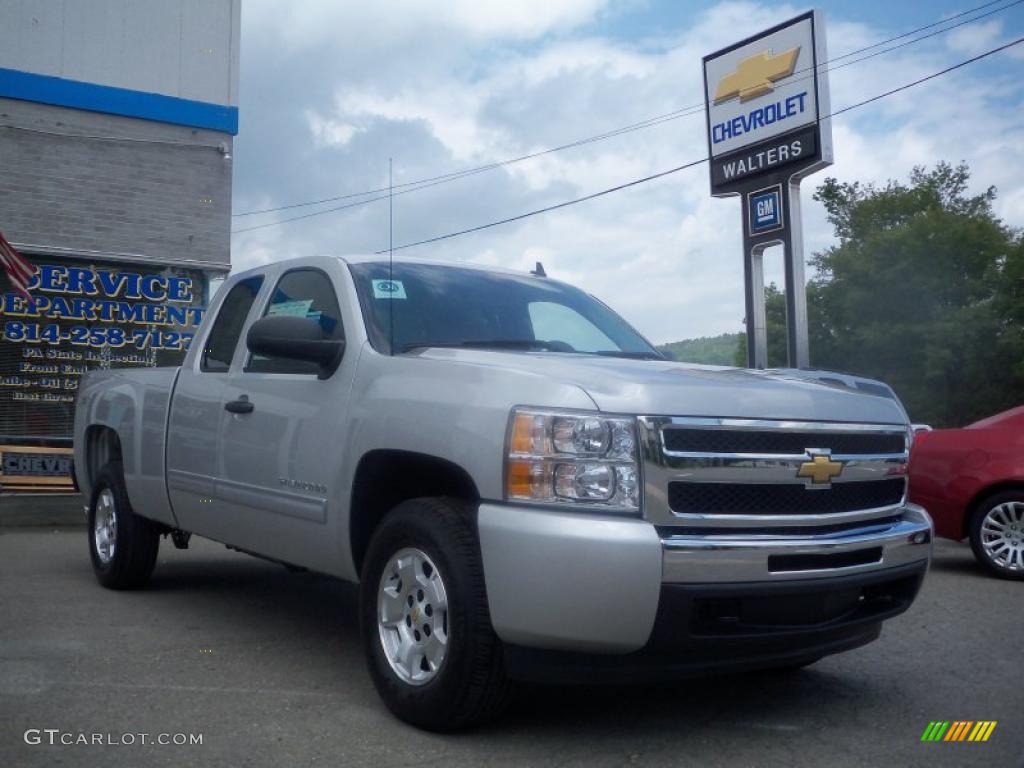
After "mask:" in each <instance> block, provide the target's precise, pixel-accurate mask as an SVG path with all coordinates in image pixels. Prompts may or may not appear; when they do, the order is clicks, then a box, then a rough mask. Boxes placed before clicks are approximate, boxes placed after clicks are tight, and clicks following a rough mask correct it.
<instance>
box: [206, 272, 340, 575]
mask: <svg viewBox="0 0 1024 768" xmlns="http://www.w3.org/2000/svg"><path fill="white" fill-rule="evenodd" d="M263 314H264V316H272V315H296V316H300V317H308V318H312V319H315V320H316V321H317V322H319V323H320V327H321V329H322V331H323V334H324V338H332V339H344V338H345V333H344V328H343V327H342V319H341V312H340V311H339V305H338V297H337V293H336V292H335V289H334V286H333V285H332V283H331V278H330V277H329V276H328V275H327V273H325V272H324V271H322V270H320V269H316V268H312V267H299V268H296V269H292V270H289V271H288V272H285V273H284V274H283V275H282V276H281V277H280V279H279V280H278V282H277V284H276V285H275V286H274V288H273V290H272V292H271V294H270V300H269V302H268V303H267V306H266V309H265V311H264V313H263ZM355 353H356V350H350V351H349V354H346V356H345V358H344V359H343V361H342V364H341V366H339V368H338V370H337V371H335V373H334V374H333V375H332V376H331V377H330V378H329V379H326V380H321V379H319V378H318V377H317V374H318V372H319V371H318V368H317V366H316V365H314V364H312V363H308V362H304V361H295V360H287V359H282V358H273V359H270V358H263V357H259V356H253V355H250V354H249V353H248V352H246V360H245V362H244V365H242V366H241V367H239V368H236V369H235V370H234V371H232V373H231V374H230V375H229V377H228V381H227V392H226V396H227V398H228V402H234V403H236V404H237V403H244V404H245V405H243V406H242V407H241V408H238V407H236V408H235V410H236V411H238V410H244V411H247V412H231V411H225V412H224V413H223V415H222V416H221V425H222V426H221V436H222V439H221V443H220V447H219V449H218V451H219V456H218V470H219V471H218V482H217V499H218V502H219V503H220V504H222V505H223V507H224V512H225V513H226V515H227V516H228V517H229V518H230V519H231V520H232V521H233V522H234V524H236V525H238V527H239V531H238V536H236V539H238V540H239V546H242V547H245V548H248V549H251V550H252V551H253V552H256V553H259V554H263V555H267V556H269V557H273V558H276V559H279V560H283V561H284V562H288V563H295V564H297V565H303V566H306V567H311V568H315V569H318V570H325V571H331V570H333V569H335V568H336V567H337V564H338V563H337V541H338V539H337V531H335V530H334V526H333V525H331V524H330V521H329V514H328V513H329V506H330V501H331V500H332V499H337V498H339V494H340V492H341V489H339V488H337V487H336V486H337V479H336V478H337V475H338V473H339V471H340V468H341V466H342V461H343V456H342V450H343V441H342V439H341V436H340V435H339V434H338V430H339V428H340V427H341V425H342V423H343V421H344V415H345V414H344V408H345V404H346V401H347V399H348V391H349V388H350V386H351V379H352V373H353V371H354V359H353V358H354V357H355Z"/></svg>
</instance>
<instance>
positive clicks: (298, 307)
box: [245, 269, 345, 374]
mask: <svg viewBox="0 0 1024 768" xmlns="http://www.w3.org/2000/svg"><path fill="white" fill-rule="evenodd" d="M274 315H292V316H294V317H308V318H310V319H312V320H316V321H317V322H318V323H319V324H320V330H321V331H322V332H323V337H324V338H325V339H343V338H345V332H344V329H343V328H342V326H341V312H340V310H339V309H338V297H337V296H336V295H335V293H334V286H333V285H331V279H330V278H329V277H328V276H327V275H326V274H325V273H324V272H321V271H320V270H319V269H293V270H292V271H291V272H287V273H285V274H284V275H283V276H282V277H281V279H280V280H279V281H278V283H277V287H276V288H274V293H273V295H272V296H271V297H270V304H269V305H268V306H267V311H266V314H265V315H264V317H273V316H274ZM245 370H246V371H251V372H258V373H312V374H316V373H319V370H320V369H319V368H318V367H317V365H316V364H315V363H309V362H305V361H303V360H286V359H284V358H269V357H263V356H261V355H253V356H252V357H251V358H249V364H248V365H247V366H246V367H245Z"/></svg>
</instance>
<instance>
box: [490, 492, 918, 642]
mask: <svg viewBox="0 0 1024 768" xmlns="http://www.w3.org/2000/svg"><path fill="white" fill-rule="evenodd" d="M893 516H894V517H896V522H890V523H885V524H881V523H865V524H864V525H863V526H858V527H857V528H855V529H852V530H845V531H842V532H841V533H825V534H814V533H807V534H801V535H780V534H763V533H758V534H754V533H730V534H722V533H710V532H709V533H706V534H699V535H696V534H694V535H685V536H684V535H671V536H666V537H662V536H660V535H659V533H658V529H657V528H656V527H655V526H654V525H652V524H651V523H649V522H647V521H645V520H639V519H636V518H624V517H613V516H609V515H590V514H583V513H579V512H569V511H566V510H564V509H550V508H544V507H523V506H512V505H506V504H493V503H483V504H481V505H480V508H479V512H478V517H477V523H478V530H479V535H480V549H481V554H482V558H483V566H484V579H485V582H486V587H487V597H488V602H489V604H490V610H491V621H492V624H493V625H494V629H495V631H496V632H497V634H498V636H499V637H500V638H501V639H502V640H504V641H506V642H508V643H513V644H517V645H521V646H525V647H532V648H546V649H562V650H573V651H589V652H596V653H628V652H630V651H635V650H638V649H640V648H642V647H643V646H644V645H645V644H646V643H647V642H648V640H649V638H650V637H651V632H652V629H653V628H654V624H655V618H656V616H657V614H658V611H659V607H660V606H659V603H660V602H661V599H662V597H661V596H662V594H663V588H667V587H674V586H677V585H682V584H692V585H697V586H704V587H708V588H711V589H715V588H718V587H722V586H729V585H734V584H735V585H745V586H746V587H756V588H757V589H760V588H761V586H762V585H763V589H764V593H765V594H766V595H768V594H771V593H772V591H773V590H775V589H786V588H788V587H787V585H792V584H793V583H795V582H796V581H798V580H799V581H805V582H808V581H809V582H819V583H825V582H827V580H828V579H830V578H839V577H853V576H857V575H864V574H871V573H873V572H876V571H879V572H881V571H885V570H888V569H891V568H894V567H897V566H905V565H908V564H911V563H921V564H924V563H927V561H928V560H929V558H930V556H931V538H932V525H931V520H930V518H929V517H928V515H927V513H926V512H925V511H924V510H923V509H922V508H921V507H918V506H915V505H910V504H907V505H905V506H903V507H900V508H898V509H896V510H894V514H893ZM799 558H810V559H804V560H801V559H799ZM865 558H868V562H863V560H864V559H865ZM851 559H852V560H853V561H855V562H854V564H852V565H851V564H848V563H849V562H851ZM802 563H810V564H812V565H815V566H817V567H813V568H805V567H801V564H802ZM829 563H833V564H835V565H834V567H821V566H822V565H823V564H825V565H827V564H829ZM776 585H779V586H778V587H776Z"/></svg>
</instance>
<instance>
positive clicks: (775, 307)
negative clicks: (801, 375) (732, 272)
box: [733, 283, 789, 368]
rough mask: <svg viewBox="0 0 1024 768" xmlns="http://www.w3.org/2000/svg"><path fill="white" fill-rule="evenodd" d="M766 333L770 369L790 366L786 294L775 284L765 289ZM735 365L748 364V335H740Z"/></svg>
mask: <svg viewBox="0 0 1024 768" xmlns="http://www.w3.org/2000/svg"><path fill="white" fill-rule="evenodd" d="M764 314H765V331H766V332H767V336H768V367H769V368H785V367H786V366H787V365H788V360H789V356H788V351H789V350H788V347H787V344H788V342H787V340H786V294H785V292H784V291H781V290H779V287H778V286H777V285H775V283H769V284H768V285H766V286H765V288H764ZM733 364H734V365H739V366H744V365H746V364H747V335H746V334H745V333H742V334H740V338H739V340H738V342H737V344H736V353H735V355H734V358H733Z"/></svg>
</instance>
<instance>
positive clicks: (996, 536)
mask: <svg viewBox="0 0 1024 768" xmlns="http://www.w3.org/2000/svg"><path fill="white" fill-rule="evenodd" d="M970 538H971V549H972V550H974V556H975V557H976V558H977V559H978V562H980V563H981V564H982V565H983V566H985V568H986V569H987V570H988V571H989V572H990V573H993V574H995V575H996V576H1001V577H1002V578H1004V579H1017V580H1024V490H1012V491H1004V492H1002V493H996V494H993V495H992V496H989V497H987V498H985V499H983V500H982V501H981V502H980V503H979V504H978V505H977V506H976V507H975V510H974V515H973V517H972V518H971V530H970Z"/></svg>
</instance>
